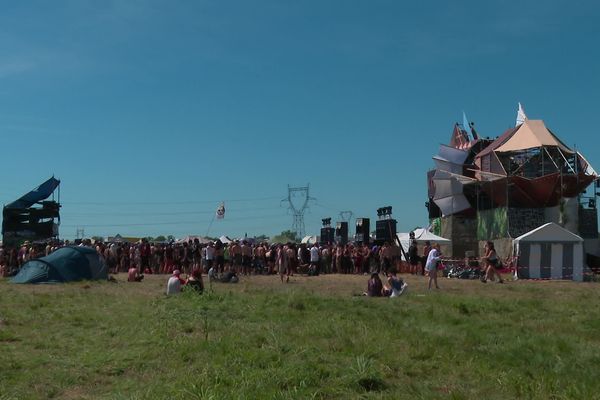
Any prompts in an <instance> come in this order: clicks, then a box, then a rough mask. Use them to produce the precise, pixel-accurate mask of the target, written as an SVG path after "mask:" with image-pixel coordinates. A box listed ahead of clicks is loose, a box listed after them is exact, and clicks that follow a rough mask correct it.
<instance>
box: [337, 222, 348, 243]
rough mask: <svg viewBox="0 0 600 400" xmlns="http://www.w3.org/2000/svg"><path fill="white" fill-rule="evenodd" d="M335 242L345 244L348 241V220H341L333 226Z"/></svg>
mask: <svg viewBox="0 0 600 400" xmlns="http://www.w3.org/2000/svg"><path fill="white" fill-rule="evenodd" d="M335 242H336V243H337V244H341V245H345V244H347V243H348V222H346V221H341V222H338V223H337V224H336V226H335Z"/></svg>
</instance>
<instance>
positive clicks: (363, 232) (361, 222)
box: [354, 218, 371, 244]
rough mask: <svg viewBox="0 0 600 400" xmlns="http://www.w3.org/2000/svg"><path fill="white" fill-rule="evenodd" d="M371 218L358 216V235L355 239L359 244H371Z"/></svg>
mask: <svg viewBox="0 0 600 400" xmlns="http://www.w3.org/2000/svg"><path fill="white" fill-rule="evenodd" d="M370 222H371V221H370V220H369V218H356V235H354V241H355V242H356V243H358V244H369V240H370V239H371V237H370V236H369V231H370V229H371V228H370V225H371V224H370Z"/></svg>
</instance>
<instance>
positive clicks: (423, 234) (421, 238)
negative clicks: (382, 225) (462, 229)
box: [396, 228, 452, 258]
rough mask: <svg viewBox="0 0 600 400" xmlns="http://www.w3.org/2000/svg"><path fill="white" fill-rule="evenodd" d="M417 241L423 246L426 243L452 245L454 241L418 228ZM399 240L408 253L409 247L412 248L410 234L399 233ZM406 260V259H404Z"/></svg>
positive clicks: (415, 231)
mask: <svg viewBox="0 0 600 400" xmlns="http://www.w3.org/2000/svg"><path fill="white" fill-rule="evenodd" d="M413 232H414V234H415V240H416V241H417V243H418V244H423V243H425V242H430V243H431V244H433V243H438V244H450V243H452V241H451V240H450V239H446V238H443V237H441V236H438V235H434V234H433V233H431V232H429V231H428V230H427V229H423V228H417V229H415V230H414V231H413ZM396 236H398V240H400V243H401V244H402V248H403V249H404V251H408V247H409V246H410V233H398V234H397V235H396ZM403 258H404V257H403Z"/></svg>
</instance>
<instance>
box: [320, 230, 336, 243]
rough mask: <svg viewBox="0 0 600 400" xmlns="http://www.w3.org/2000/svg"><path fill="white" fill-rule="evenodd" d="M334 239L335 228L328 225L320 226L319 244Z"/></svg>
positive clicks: (330, 241)
mask: <svg viewBox="0 0 600 400" xmlns="http://www.w3.org/2000/svg"><path fill="white" fill-rule="evenodd" d="M334 240H335V229H333V228H332V227H330V226H328V227H325V228H321V244H333V242H334Z"/></svg>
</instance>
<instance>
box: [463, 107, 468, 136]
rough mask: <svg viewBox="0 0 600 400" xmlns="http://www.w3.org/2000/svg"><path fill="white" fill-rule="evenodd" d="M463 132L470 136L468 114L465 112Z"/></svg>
mask: <svg viewBox="0 0 600 400" xmlns="http://www.w3.org/2000/svg"><path fill="white" fill-rule="evenodd" d="M463 130H464V131H465V133H466V134H467V137H468V135H469V120H468V119H467V114H466V113H465V112H464V111H463Z"/></svg>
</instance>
